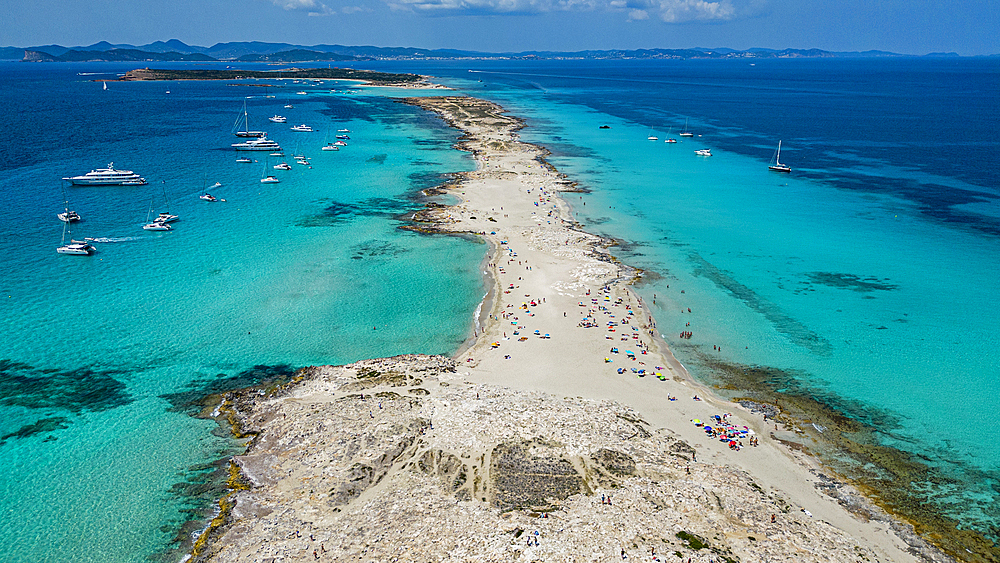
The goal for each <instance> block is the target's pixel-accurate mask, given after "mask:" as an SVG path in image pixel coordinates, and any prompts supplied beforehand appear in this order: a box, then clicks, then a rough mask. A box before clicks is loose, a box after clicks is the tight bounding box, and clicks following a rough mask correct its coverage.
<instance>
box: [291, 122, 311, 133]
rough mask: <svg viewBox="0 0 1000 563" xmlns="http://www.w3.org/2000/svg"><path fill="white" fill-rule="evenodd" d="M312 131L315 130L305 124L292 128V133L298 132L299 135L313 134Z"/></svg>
mask: <svg viewBox="0 0 1000 563" xmlns="http://www.w3.org/2000/svg"><path fill="white" fill-rule="evenodd" d="M312 130H313V128H312V127H309V126H308V125H306V124H305V123H303V124H302V125H293V126H292V131H298V132H299V133H311V132H312Z"/></svg>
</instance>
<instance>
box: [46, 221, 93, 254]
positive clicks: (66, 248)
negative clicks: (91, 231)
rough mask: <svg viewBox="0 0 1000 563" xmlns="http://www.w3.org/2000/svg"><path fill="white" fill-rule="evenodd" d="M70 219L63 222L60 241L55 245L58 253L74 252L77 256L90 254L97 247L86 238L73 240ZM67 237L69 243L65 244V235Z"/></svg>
mask: <svg viewBox="0 0 1000 563" xmlns="http://www.w3.org/2000/svg"><path fill="white" fill-rule="evenodd" d="M71 225H72V222H71V221H65V222H63V234H62V241H61V242H60V243H59V246H57V247H56V252H58V253H59V254H75V255H77V256H90V255H91V254H93V253H94V251H95V250H97V248H95V247H94V245H92V244H90V242H88V241H86V240H73V229H72V227H71ZM67 236H68V237H69V244H66V237H67Z"/></svg>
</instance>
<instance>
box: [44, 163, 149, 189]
mask: <svg viewBox="0 0 1000 563" xmlns="http://www.w3.org/2000/svg"><path fill="white" fill-rule="evenodd" d="M63 180H66V181H67V182H71V183H73V184H75V185H78V186H141V185H144V184H145V183H146V179H145V178H143V177H142V176H139V175H138V174H136V173H135V172H132V171H131V170H115V163H114V162H112V163H111V164H108V167H107V168H98V169H97V170H91V171H90V172H87V173H86V174H83V175H82V176H71V177H69V178H63Z"/></svg>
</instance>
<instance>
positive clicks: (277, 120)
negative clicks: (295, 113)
mask: <svg viewBox="0 0 1000 563" xmlns="http://www.w3.org/2000/svg"><path fill="white" fill-rule="evenodd" d="M267 119H268V120H269V121H271V122H274V123H284V122H286V121H288V119H287V118H286V117H283V116H281V115H275V116H274V117H268V118H267Z"/></svg>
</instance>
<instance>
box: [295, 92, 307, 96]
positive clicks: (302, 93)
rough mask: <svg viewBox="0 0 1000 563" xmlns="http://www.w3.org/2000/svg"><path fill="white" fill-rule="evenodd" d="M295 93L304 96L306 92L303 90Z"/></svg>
mask: <svg viewBox="0 0 1000 563" xmlns="http://www.w3.org/2000/svg"><path fill="white" fill-rule="evenodd" d="M296 94H298V95H300V96H305V95H306V93H305V92H296Z"/></svg>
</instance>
